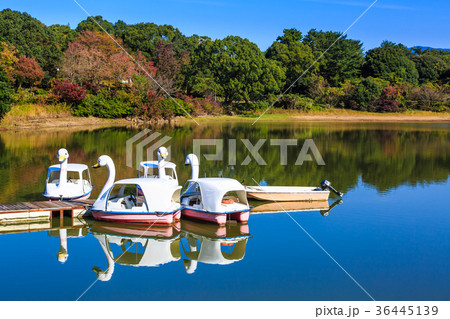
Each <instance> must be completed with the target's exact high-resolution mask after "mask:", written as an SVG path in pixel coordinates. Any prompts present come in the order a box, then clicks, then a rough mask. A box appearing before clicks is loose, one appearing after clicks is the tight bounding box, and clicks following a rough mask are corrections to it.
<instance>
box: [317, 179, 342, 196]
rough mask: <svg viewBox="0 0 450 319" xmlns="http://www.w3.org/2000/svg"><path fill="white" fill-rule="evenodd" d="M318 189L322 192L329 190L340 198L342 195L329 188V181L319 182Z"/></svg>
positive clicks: (331, 187)
mask: <svg viewBox="0 0 450 319" xmlns="http://www.w3.org/2000/svg"><path fill="white" fill-rule="evenodd" d="M320 187H321V188H322V190H326V189H329V190H330V191H332V192H333V193H335V194H336V195H338V196H339V197H342V195H344V193H342V192H338V191H337V190H335V189H334V188H333V186H331V183H330V182H329V181H327V180H326V179H325V180H323V181H321V182H320Z"/></svg>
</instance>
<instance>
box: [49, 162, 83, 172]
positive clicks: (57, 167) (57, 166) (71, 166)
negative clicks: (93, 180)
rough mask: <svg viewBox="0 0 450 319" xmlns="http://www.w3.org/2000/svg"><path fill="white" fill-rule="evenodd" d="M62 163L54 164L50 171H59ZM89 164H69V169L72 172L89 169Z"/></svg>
mask: <svg viewBox="0 0 450 319" xmlns="http://www.w3.org/2000/svg"><path fill="white" fill-rule="evenodd" d="M60 166H61V165H60V164H55V165H52V166H50V167H49V168H48V172H49V173H51V172H53V171H59V170H60V169H61V167H60ZM87 169H88V166H87V165H84V164H71V163H69V164H67V170H68V171H71V172H83V171H84V170H87Z"/></svg>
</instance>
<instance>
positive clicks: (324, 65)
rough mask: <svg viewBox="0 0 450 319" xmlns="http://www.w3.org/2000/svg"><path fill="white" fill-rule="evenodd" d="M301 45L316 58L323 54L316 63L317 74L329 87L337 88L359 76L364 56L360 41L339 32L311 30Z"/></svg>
mask: <svg viewBox="0 0 450 319" xmlns="http://www.w3.org/2000/svg"><path fill="white" fill-rule="evenodd" d="M303 43H305V44H307V45H309V46H310V47H311V49H312V50H313V52H314V54H315V55H316V56H317V57H319V56H320V55H321V54H322V53H324V52H325V54H324V55H323V56H322V58H321V59H320V60H319V61H318V63H319V74H320V75H321V76H323V77H324V78H325V79H326V80H327V81H328V83H330V84H331V85H333V86H337V85H338V84H339V83H341V82H343V81H345V80H348V79H352V78H356V77H359V75H360V74H361V67H362V65H363V63H364V55H363V50H362V43H361V42H360V41H358V40H351V39H347V35H344V36H342V33H339V32H333V31H326V32H324V31H318V30H316V29H312V30H310V31H309V32H308V34H307V35H306V36H305V38H304V39H303ZM327 50H328V51H327Z"/></svg>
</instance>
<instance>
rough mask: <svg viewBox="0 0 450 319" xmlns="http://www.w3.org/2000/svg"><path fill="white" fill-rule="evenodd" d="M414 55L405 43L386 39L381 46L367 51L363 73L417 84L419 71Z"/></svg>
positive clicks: (392, 80) (393, 80)
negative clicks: (413, 58)
mask: <svg viewBox="0 0 450 319" xmlns="http://www.w3.org/2000/svg"><path fill="white" fill-rule="evenodd" d="M412 55H413V54H412V52H411V51H410V50H409V49H408V48H406V47H405V46H404V45H402V44H395V43H392V42H388V41H384V42H383V43H382V44H381V46H380V47H379V48H375V49H372V50H369V51H368V52H367V54H366V63H365V65H364V72H363V73H364V75H365V76H372V77H379V78H382V79H385V80H388V81H391V82H411V83H413V84H417V82H418V79H419V73H418V72H417V69H416V66H415V64H414V62H413V61H412V60H411V58H412Z"/></svg>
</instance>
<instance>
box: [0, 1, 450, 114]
mask: <svg viewBox="0 0 450 319" xmlns="http://www.w3.org/2000/svg"><path fill="white" fill-rule="evenodd" d="M94 20H95V21H94ZM341 35H342V34H341V33H339V32H334V31H322V30H316V29H311V30H309V31H308V32H307V33H306V34H303V33H302V32H301V31H299V30H297V29H294V28H291V29H285V30H284V31H283V34H281V35H280V36H278V37H277V38H276V39H275V41H274V42H273V44H272V45H271V46H270V47H269V48H268V49H267V50H266V51H265V52H263V51H261V49H260V48H259V47H258V46H257V45H256V44H255V43H252V42H251V41H250V40H248V39H244V38H241V37H239V36H231V35H230V36H228V37H226V38H224V39H216V40H213V39H211V38H210V37H208V36H198V35H192V36H186V35H183V34H182V33H181V32H180V30H179V29H177V28H175V27H173V26H171V25H156V24H154V23H150V22H147V23H138V24H126V23H125V22H123V21H120V20H119V21H117V22H115V23H112V22H109V21H107V20H104V19H103V18H102V17H101V16H96V17H93V18H87V19H86V20H84V21H81V22H80V23H79V24H78V26H77V27H76V28H75V29H72V28H71V27H70V26H68V25H51V26H46V25H44V24H43V23H42V22H40V21H39V20H37V19H35V18H33V17H32V16H30V15H29V14H27V13H22V12H18V11H12V10H10V9H5V10H3V11H1V12H0V119H1V118H3V117H5V115H7V114H8V112H12V110H13V109H22V110H31V109H35V108H39V109H42V110H46V111H48V112H50V113H51V112H56V113H57V112H70V113H71V114H72V115H74V116H94V117H101V118H123V117H138V118H142V119H170V118H173V117H176V116H186V115H188V114H189V115H192V116H201V115H218V114H236V113H238V114H248V115H252V114H258V113H261V112H263V111H264V110H265V109H266V108H268V107H269V106H271V105H272V104H273V108H274V109H285V110H298V111H305V112H308V111H316V110H317V111H319V110H324V109H330V108H345V109H352V110H361V111H369V112H382V113H384V112H403V111H406V110H425V111H434V112H445V111H448V110H449V109H450V99H449V97H450V52H449V51H445V50H436V49H424V48H422V47H413V48H408V47H406V46H404V45H402V44H397V43H392V42H389V41H383V43H381V45H380V46H379V47H376V48H373V49H370V50H368V51H364V48H363V43H362V42H361V41H358V40H353V39H349V38H348V37H347V36H346V35H345V36H341ZM340 36H341V37H340ZM339 37H340V38H339ZM338 38H339V40H338V41H336V39H338ZM335 41H336V43H335V44H334V45H333V46H332V47H331V48H329V47H330V45H331V44H332V43H333V42H335ZM328 48H329V50H327V49H328ZM319 57H320V59H319V60H318V62H317V63H314V61H316V60H317V59H318V58H319ZM311 65H312V66H311ZM302 75H303V76H302ZM281 93H285V94H283V95H282V96H281V97H280V94H281Z"/></svg>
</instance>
